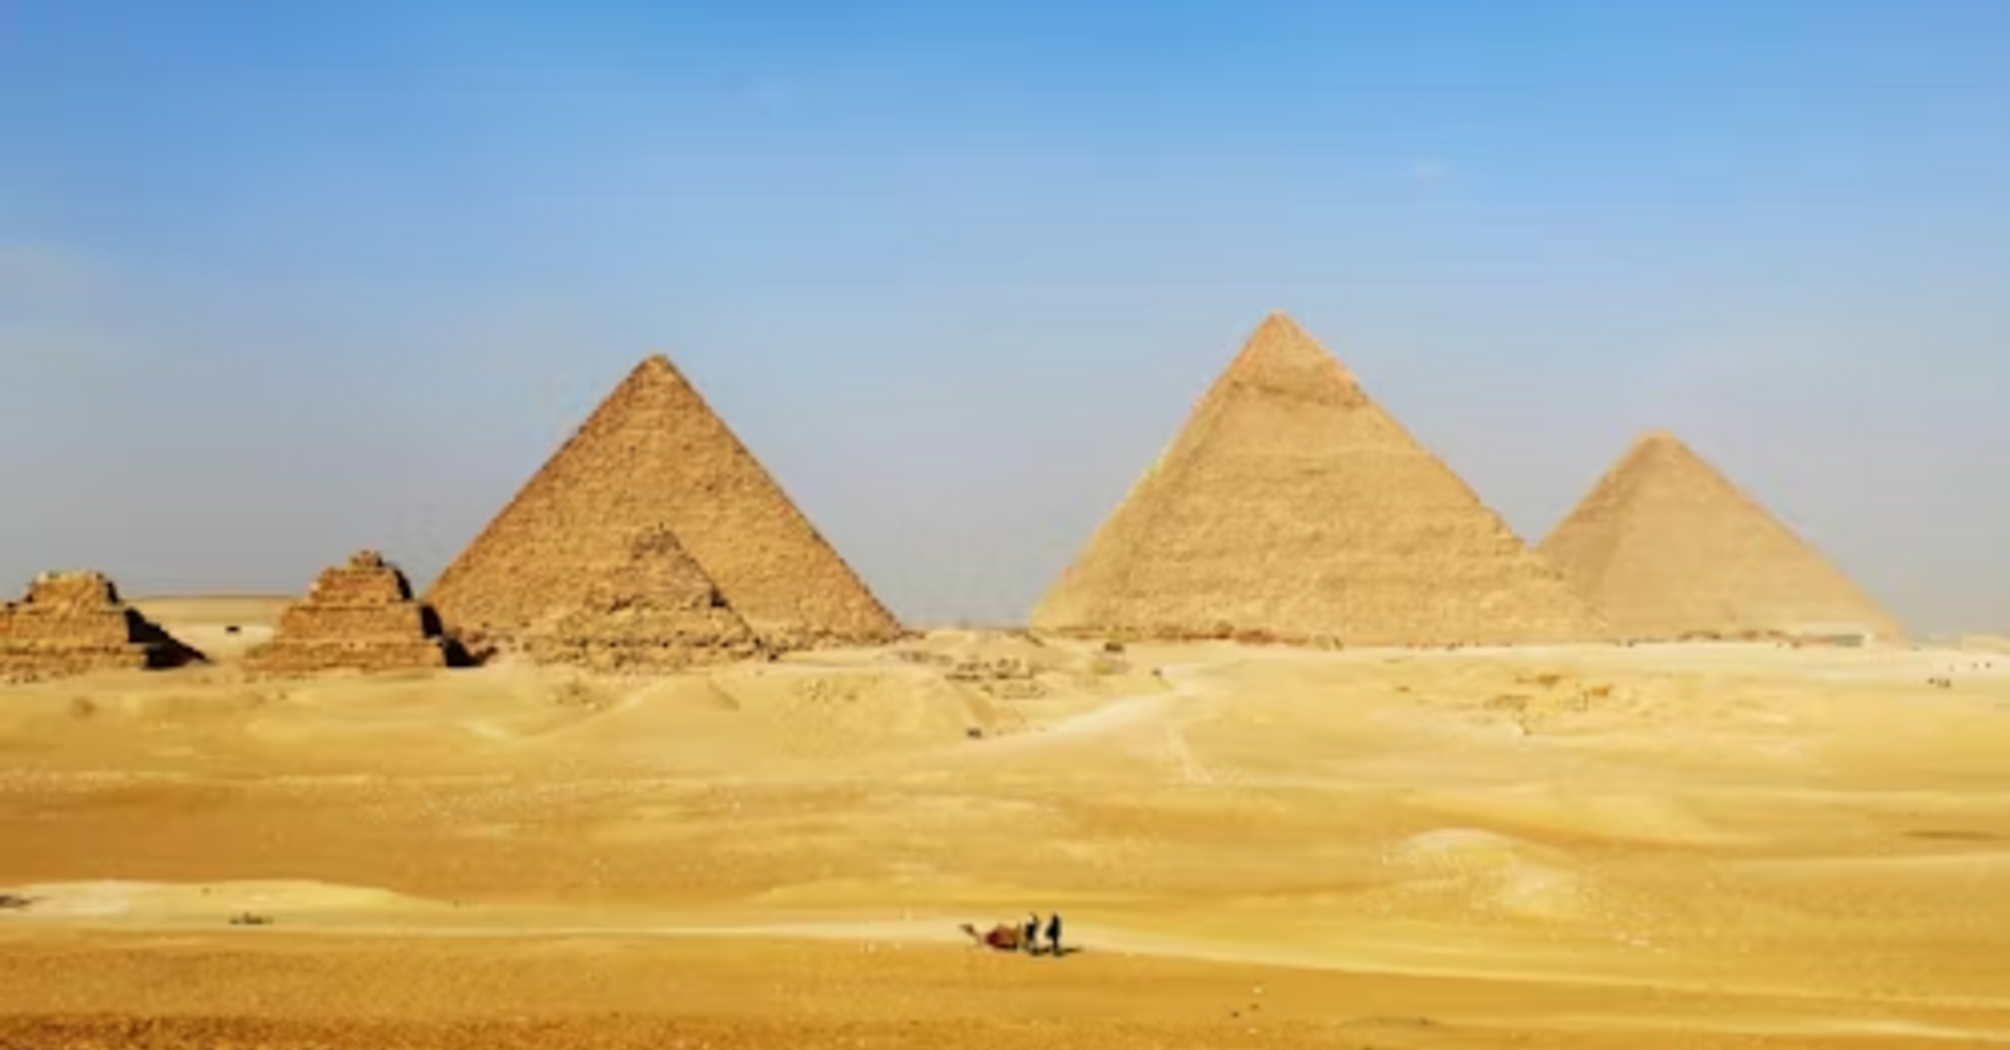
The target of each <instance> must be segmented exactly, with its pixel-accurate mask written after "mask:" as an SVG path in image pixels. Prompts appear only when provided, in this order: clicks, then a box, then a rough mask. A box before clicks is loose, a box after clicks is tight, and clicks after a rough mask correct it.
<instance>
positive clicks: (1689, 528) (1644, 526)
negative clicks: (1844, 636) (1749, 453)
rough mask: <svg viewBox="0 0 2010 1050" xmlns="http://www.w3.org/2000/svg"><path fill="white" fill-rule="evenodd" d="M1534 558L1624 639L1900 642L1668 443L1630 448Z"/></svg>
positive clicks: (1796, 545)
mask: <svg viewBox="0 0 2010 1050" xmlns="http://www.w3.org/2000/svg"><path fill="white" fill-rule="evenodd" d="M1540 549H1541V550H1542V552H1543V553H1544V554H1545V555H1546V556H1548V558H1549V559H1550V562H1551V564H1553V565H1555V566H1556V567H1557V568H1558V569H1559V570H1561V571H1562V572H1563V573H1564V574H1565V575H1566V576H1567V577H1569V578H1570V580H1571V581H1572V583H1573V584H1574V585H1575V586H1576V587H1577V588H1578V590H1579V592H1580V593H1582V594H1583V595H1584V596H1585V597H1586V598H1587V599H1589V600H1590V601H1591V602H1592V603H1593V604H1594V605H1596V606H1598V607H1599V609H1600V610H1602V611H1603V612H1604V613H1605V616H1606V618H1607V619H1608V620H1609V621H1610V622H1611V623H1612V626H1613V629H1614V631H1615V632H1616V633H1618V634H1619V635H1620V636H1621V637H1625V638H1632V639H1639V640H1653V639H1664V640H1665V639H1676V638H1684V637H1717V638H1733V637H1744V636H1766V635H1799V634H1824V635H1828V634H1839V633H1857V634H1865V635H1869V636H1872V637H1883V638H1896V637H1899V636H1901V634H1902V631H1901V628H1900V626H1899V624H1898V622H1897V621H1896V620H1895V619H1893V617H1892V616H1891V614H1889V613H1887V612H1886V611H1885V610H1884V609H1882V608H1880V607H1879V606H1878V604H1877V602H1875V601H1874V600H1872V599H1871V598H1870V596H1868V595H1866V594H1865V593H1864V592H1863V591H1862V590H1859V589H1858V588H1857V586H1856V585H1855V584H1853V583H1851V582H1850V581H1849V580H1848V579H1847V578H1846V577H1844V576H1843V574H1842V573H1841V572H1840V571H1838V570H1837V569H1836V567H1835V566H1834V565H1831V564H1830V563H1829V562H1828V561H1827V559H1825V558H1823V557H1822V555H1821V554H1819V553H1817V552H1816V551H1815V549H1814V548H1813V547H1811V546H1809V545H1808V544H1807V543H1805V542H1803V541H1802V540H1801V538H1800V537H1799V536H1797V535H1795V534H1794V533H1793V532H1792V531H1791V530H1789V529H1788V528H1787V527H1786V526H1785V525H1782V524H1781V523H1780V522H1779V521H1777V520H1775V519H1774V518H1773V516H1772V515H1770V514H1768V513H1766V510H1765V508H1763V507H1761V506H1759V504H1758V503H1757V502H1756V501H1754V500H1753V499H1751V498H1750V497H1749V496H1747V495H1746V494H1745V493H1744V492H1742V491H1740V490H1739V489H1738V488H1737V486H1735V485H1733V484H1732V483H1731V482H1730V481H1729V480H1728V479H1726V478H1725V477H1724V476H1723V475H1722V474H1720V473H1718V472H1717V470H1716V469H1715V468H1713V467H1712V466H1710V464H1708V463H1706V462H1704V461H1703V460H1702V459H1701V458H1700V457H1698V456H1697V455H1696V454H1695V453H1694V452H1691V451H1690V450H1689V449H1688V447H1687V446H1685V445H1683V444H1682V442H1681V441H1679V440H1677V439H1676V438H1675V437H1674V436H1673V435H1671V434H1666V433H1653V434H1648V435H1646V436H1645V437H1642V438H1641V439H1640V440H1638V441H1636V442H1635V443H1634V445H1633V447H1632V448H1631V449H1630V450H1628V452H1627V453H1626V456H1625V457H1624V458H1622V459H1621V460H1620V461H1619V463H1618V464H1617V465H1615V466H1614V467H1613V468H1612V469H1611V470H1610V471H1607V472H1606V474H1605V476H1604V477H1603V478H1600V479H1599V481H1598V484H1597V485H1596V486H1594V487H1593V488H1592V490H1591V492H1590V494H1588V495H1586V496H1585V497H1584V500H1583V502H1581V503H1579V504H1578V505H1577V507H1576V509H1574V510H1572V511H1571V512H1570V515H1569V516H1568V517H1566V518H1564V520H1563V521H1562V522H1561V523H1560V524H1558V525H1557V527H1556V528H1555V530H1553V531H1552V532H1551V533H1550V534H1549V536H1548V537H1547V538H1546V539H1544V540H1543V541H1542V544H1541V547H1540Z"/></svg>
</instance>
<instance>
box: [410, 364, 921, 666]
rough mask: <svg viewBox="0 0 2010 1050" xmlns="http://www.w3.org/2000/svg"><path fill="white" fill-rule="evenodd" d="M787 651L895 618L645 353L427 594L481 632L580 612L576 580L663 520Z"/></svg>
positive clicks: (871, 632) (854, 637)
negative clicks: (641, 360)
mask: <svg viewBox="0 0 2010 1050" xmlns="http://www.w3.org/2000/svg"><path fill="white" fill-rule="evenodd" d="M659 525H661V526H664V527H666V528H667V529H668V530H669V531H670V532H671V533H673V534H674V535H675V538H676V540H677V541H678V542H679V544H680V545H681V548H682V549H683V550H684V551H687V552H689V555H690V557H691V559H692V560H693V561H695V562H696V563H697V565H698V566H699V567H701V568H702V570H703V572H704V574H705V575H706V576H707V577H709V579H711V580H712V581H713V582H715V583H716V584H717V586H718V589H719V592H720V593H721V594H722V595H723V596H724V598H725V601H726V603H727V604H728V605H730V606H731V607H732V609H733V611H734V612H736V613H737V614H738V615H739V616H740V617H742V618H743V619H744V620H745V622H746V623H747V625H748V626H750V627H751V628H752V629H753V630H754V631H755V632H756V633H757V634H758V635H760V636H761V637H762V638H763V639H766V640H768V641H770V642H771V643H773V644H775V645H777V646H780V647H797V646H808V645H817V644H824V643H831V642H837V643H864V642H874V641H882V640H887V639H891V638H893V637H896V636H897V635H898V634H899V632H900V625H899V623H898V622H897V621H895V620H894V618H893V616H892V614H891V613H889V612H888V611H887V610H886V608H885V607H884V606H882V605H881V604H880V603H879V601H878V600H877V599H876V598H874V597H873V595H872V593H871V592H870V591H869V590H867V589H866V586H865V584H864V583H863V582H862V581H861V580H860V579H859V578H858V576H857V575H856V574H854V573H853V572H852V570H851V568H850V566H848V565H846V564H845V562H844V560H843V559H842V558H840V557H839V556H838V554H837V552H835V551H834V550H832V549H831V546H830V544H829V543H827V542H826V541H825V540H824V538H823V536H821V535H820V534H819V533H818V532H817V530H816V528H815V527H814V526H812V525H811V524H810V523H809V521H808V520H807V519H806V518H804V517H803V515H802V513H801V512H800V511H799V510H798V509H797V508H796V506H795V504H794V503H793V502H791V501H790V500H789V498H788V496H786V495H785V494H783V492H782V490H781V489H780V488H779V487H778V486H777V485H776V484H775V482H774V479H773V478H771V477H770V476H769V475H768V472H767V471H766V470H765V469H764V468H763V467H762V466H761V464H760V463H759V461H757V460H756V459H755V458H754V456H753V455H752V454H751V453H749V452H748V451H747V449H746V447H745V446H744V445H742V444H741V443H740V440H739V438H737V437H736V436H734V434H733V432H732V430H731V429H729V428H728V427H727V426H726V424H725V423H724V422H723V421H722V420H720V419H719V417H718V416H717V415H716V414H715V413H714V412H713V411H712V409H711V407H710V406H709V405H707V404H706V403H705V400H704V399H703V398H702V397H701V396H699V394H698V391H697V390H696V389H694V388H693V387H692V386H691V384H690V383H689V382H687V381H686V380H685V378H684V377H683V376H682V375H680V374H679V373H678V371H677V369H676V368H675V367H674V366H672V365H671V364H670V361H669V360H668V359H667V358H665V357H663V356H661V355H657V356H653V357H650V358H648V359H646V360H644V361H643V362H642V363H641V364H640V365H638V366H636V368H635V369H634V371H632V372H631V373H629V375H628V378H627V379H626V380H625V381H623V382H622V383H621V385H620V386H619V387H617V388H616V389H615V390H614V392H613V393H612V394H611V395H609V396H608V398H607V400H606V401H605V402H603V403H602V404H601V405H600V407H599V408H598V409H596V410H595V411H594V413H593V415H592V416H591V417H589V418H588V419H587V421H586V423H585V424H584V425H583V426H581V427H580V429H579V430H578V431H577V432H576V433H575V434H573V436H572V438H571V439H570V440H568V441H567V442H566V443H565V445H564V446H563V447H562V448H560V449H559V450H558V452H557V453H556V454H554V455H553V456H552V458H551V460H550V461H549V462H547V463H546V464H545V465H544V467H543V469H541V470H539V471H538V473H537V474H536V476H534V477H533V478H531V480H530V482H529V483H528V484H526V485H525V486H524V488H523V489H522V491H520V492H519V493H518V494H517V496H516V498H515V499H514V500H513V501H512V502H511V503H510V504H509V506H508V507H506V508H504V509H503V511H502V513H501V514H500V515H498V516H497V517H496V519H495V521H493V522H491V523H490V524H489V526H488V528H487V529H485V530H484V531H483V532H482V534H481V535H480V536H478V537H476V538H475V540H474V542H473V543H472V544H470V545H469V547H468V548H467V550H465V551H463V552H462V553H461V555H460V557H459V558H457V559H455V561H454V562H453V564H451V565H449V566H448V567H447V570H446V571H445V572H444V573H442V574H441V576H440V578H439V579H438V581H436V582H435V583H434V584H433V586H432V588H431V590H430V591H429V592H428V593H427V595H426V598H427V600H428V601H429V602H430V603H431V604H432V605H433V607H434V608H436V609H438V610H439V613H440V616H441V618H442V619H443V620H444V621H445V622H446V624H447V626H448V628H449V629H450V630H452V631H454V632H455V633H456V634H458V635H460V636H461V637H463V638H465V639H467V640H468V641H469V642H470V644H474V643H475V642H477V641H478V640H479V641H483V642H498V643H502V644H505V645H507V644H508V641H509V640H510V639H512V638H514V637H516V636H519V635H521V634H522V633H523V632H525V631H527V630H529V629H530V628H532V627H533V626H535V625H539V624H545V623H548V622H549V621H550V620H551V618H552V617H553V616H554V615H555V614H556V615H563V614H566V613H570V612H573V611H575V607H574V606H573V605H571V604H569V603H570V602H571V601H573V600H574V597H576V592H577V581H579V580H581V579H584V578H597V577H596V576H595V573H596V570H597V569H600V568H604V567H606V566H608V565H620V564H626V563H627V561H628V559H629V556H630V553H631V552H630V546H631V544H632V543H633V542H634V539H635V537H636V536H638V535H640V534H642V533H643V532H645V531H646V530H648V529H651V528H655V527H657V526H659Z"/></svg>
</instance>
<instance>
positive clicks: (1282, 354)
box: [1227, 310, 1355, 388]
mask: <svg viewBox="0 0 2010 1050" xmlns="http://www.w3.org/2000/svg"><path fill="white" fill-rule="evenodd" d="M1227 378H1229V379H1231V380H1233V381H1237V382H1242V383H1249V384H1253V385H1257V386H1265V387H1277V388H1290V387H1304V386H1313V387H1319V386H1325V385H1328V384H1330V383H1332V382H1333V381H1334V380H1335V379H1338V380H1339V381H1340V382H1341V384H1342V385H1353V384H1354V382H1355V379H1354V375H1353V373H1352V372H1349V371H1348V370H1347V367H1346V366H1345V365H1343V364H1341V363H1340V361H1339V359H1338V358H1335V357H1334V356H1333V355H1332V354H1331V353H1329V352H1328V351H1327V350H1326V348H1325V347H1323V346H1321V345H1319V341H1318V340H1317V339H1314V338H1312V335H1311V333H1309V332H1307V331H1306V330H1305V329H1303V328H1301V327H1299V325H1298V322H1297V321H1294V320H1292V318H1291V315H1290V314H1287V313H1285V312H1284V311H1282V310H1272V311H1271V312H1270V313H1268V314H1265V315H1264V318H1263V321H1262V322H1261V323H1260V324H1258V325H1257V326H1256V330H1255V331H1254V332H1251V333H1250V336H1249V341H1248V342H1246V343H1244V344H1243V347H1242V352H1241V353H1239V354H1237V355H1236V357H1235V360H1234V361H1233V362H1232V363H1230V365H1229V366H1228V372H1227Z"/></svg>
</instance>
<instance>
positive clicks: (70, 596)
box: [0, 570, 202, 681]
mask: <svg viewBox="0 0 2010 1050" xmlns="http://www.w3.org/2000/svg"><path fill="white" fill-rule="evenodd" d="M201 659H202V654H201V653H198V652H196V651H195V650H194V649H191V648H189V647H188V646H186V645H183V644H182V643H181V642H179V641H177V640H176V639H175V638H173V637H172V636H170V635H169V634H168V633H167V632H166V631H165V630H162V629H161V627H160V625H158V624H156V623H154V622H153V621H151V620H148V619H147V618H146V617H144V616H142V615H140V613H139V610H137V609H134V608H132V607H131V606H128V605H127V604H126V603H125V602H124V601H123V600H121V599H120V598H119V590H118V588H117V587H116V586H114V585H113V584H112V581H111V580H110V578H108V577H106V576H105V574H104V573H101V572H93V571H90V570H84V571H78V572H48V573H43V574H42V575H40V576H37V577H36V578H35V580H34V582H32V583H30V584H29V586H28V593H27V595H26V596H25V597H23V598H22V599H21V600H20V601H18V602H8V603H7V604H5V605H0V680H12V681H32V680H35V679H42V678H63V677H68V676H71V675H79V674H88V673H90V672H93V671H118V670H147V669H153V668H162V667H178V666H180V665H182V664H185V663H189V662H192V661H197V660H201Z"/></svg>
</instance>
